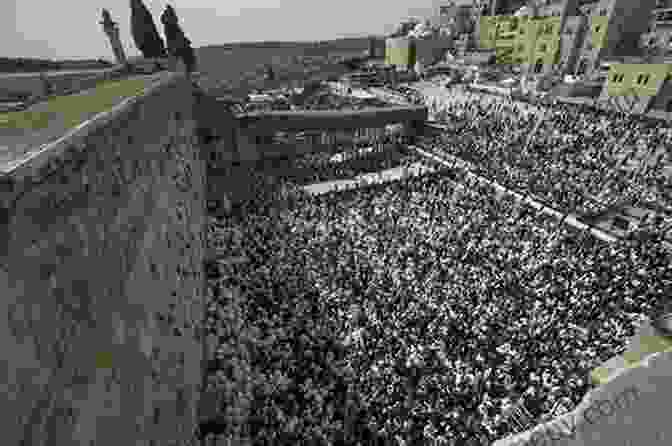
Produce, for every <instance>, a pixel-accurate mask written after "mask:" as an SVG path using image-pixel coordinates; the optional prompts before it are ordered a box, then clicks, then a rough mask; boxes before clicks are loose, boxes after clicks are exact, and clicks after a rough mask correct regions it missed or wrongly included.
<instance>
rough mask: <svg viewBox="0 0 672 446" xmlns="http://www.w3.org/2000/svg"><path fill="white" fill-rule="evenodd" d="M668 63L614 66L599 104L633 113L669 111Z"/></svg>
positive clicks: (671, 107)
mask: <svg viewBox="0 0 672 446" xmlns="http://www.w3.org/2000/svg"><path fill="white" fill-rule="evenodd" d="M671 75H672V63H652V64H647V63H634V64H626V63H614V64H612V65H611V66H610V67H609V75H608V76H607V80H606V82H605V86H604V88H603V89H602V95H601V97H600V100H602V101H605V102H610V103H612V104H614V105H615V106H616V107H617V108H620V109H622V110H628V111H630V112H633V113H644V112H646V111H648V110H650V109H659V110H664V111H672V96H670V94H671V93H672V83H671V82H670V80H671V79H670V78H671Z"/></svg>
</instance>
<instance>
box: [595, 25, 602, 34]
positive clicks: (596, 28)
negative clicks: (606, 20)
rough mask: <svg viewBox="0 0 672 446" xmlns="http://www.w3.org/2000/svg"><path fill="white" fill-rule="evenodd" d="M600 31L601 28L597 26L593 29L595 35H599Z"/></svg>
mask: <svg viewBox="0 0 672 446" xmlns="http://www.w3.org/2000/svg"><path fill="white" fill-rule="evenodd" d="M601 29H602V27H601V26H600V25H597V26H596V27H595V32H596V33H599V32H600V30H601Z"/></svg>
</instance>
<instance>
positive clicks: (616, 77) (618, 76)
mask: <svg viewBox="0 0 672 446" xmlns="http://www.w3.org/2000/svg"><path fill="white" fill-rule="evenodd" d="M611 79H612V81H614V82H623V74H622V73H616V74H614V76H613V77H612V78H611ZM638 83H639V82H638Z"/></svg>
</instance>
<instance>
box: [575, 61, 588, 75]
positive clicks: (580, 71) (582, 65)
mask: <svg viewBox="0 0 672 446" xmlns="http://www.w3.org/2000/svg"><path fill="white" fill-rule="evenodd" d="M587 69H588V61H587V60H586V59H583V60H582V61H581V63H580V64H579V69H578V70H576V74H578V75H579V76H582V75H584V74H585V73H586V70H587Z"/></svg>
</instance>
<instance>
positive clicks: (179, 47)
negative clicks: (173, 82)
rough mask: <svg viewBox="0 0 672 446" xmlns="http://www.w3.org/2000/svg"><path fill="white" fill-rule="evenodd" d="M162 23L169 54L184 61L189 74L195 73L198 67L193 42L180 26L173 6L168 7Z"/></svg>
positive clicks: (164, 12)
mask: <svg viewBox="0 0 672 446" xmlns="http://www.w3.org/2000/svg"><path fill="white" fill-rule="evenodd" d="M161 23H163V30H164V34H165V36H166V45H167V46H168V53H169V54H170V55H172V56H173V57H175V58H177V59H182V62H184V66H185V68H186V71H187V73H191V72H193V71H194V68H195V66H196V55H195V54H194V49H193V48H192V47H191V41H190V40H189V39H187V37H186V36H185V35H184V32H183V31H182V28H181V27H180V25H179V19H178V18H177V14H176V13H175V9H173V7H172V6H170V5H166V9H165V10H164V11H163V14H161Z"/></svg>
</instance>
